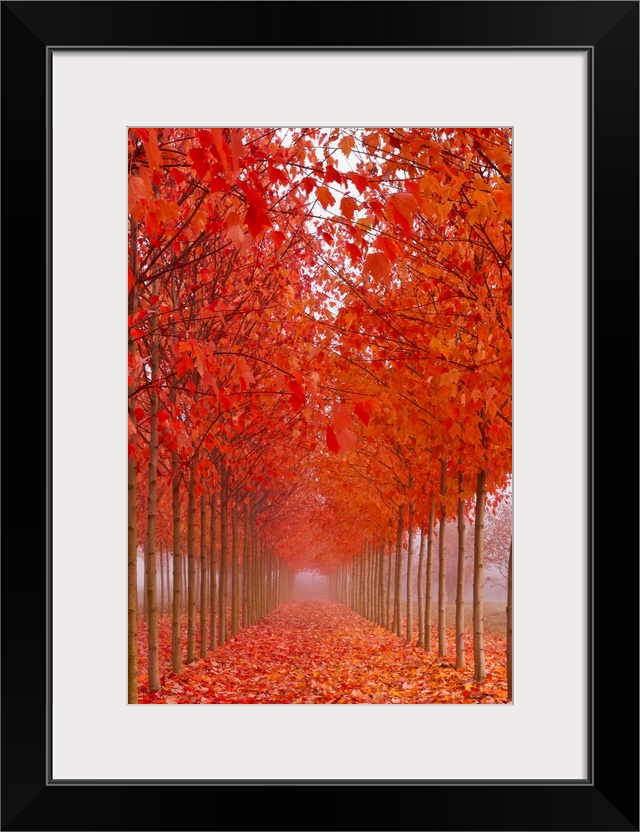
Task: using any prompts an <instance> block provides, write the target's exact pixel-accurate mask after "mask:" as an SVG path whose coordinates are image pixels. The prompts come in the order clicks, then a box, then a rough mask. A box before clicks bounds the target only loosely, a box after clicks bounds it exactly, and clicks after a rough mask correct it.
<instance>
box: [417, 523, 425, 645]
mask: <svg viewBox="0 0 640 832" xmlns="http://www.w3.org/2000/svg"><path fill="white" fill-rule="evenodd" d="M424 544H425V536H424V523H420V549H419V551H418V647H424V587H423V583H424V581H423V575H422V572H423V569H424Z"/></svg>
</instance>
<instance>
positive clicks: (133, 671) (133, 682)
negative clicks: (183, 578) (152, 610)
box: [127, 456, 138, 705]
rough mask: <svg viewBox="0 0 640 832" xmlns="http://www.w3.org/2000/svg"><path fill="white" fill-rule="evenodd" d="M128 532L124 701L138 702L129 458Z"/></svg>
mask: <svg viewBox="0 0 640 832" xmlns="http://www.w3.org/2000/svg"><path fill="white" fill-rule="evenodd" d="M128 480H129V484H128V512H129V520H128V530H127V532H128V534H127V606H128V615H127V623H128V633H127V654H128V655H127V701H128V702H129V704H130V705H135V704H137V702H138V520H137V514H138V495H137V491H138V489H137V463H136V459H135V457H134V456H130V457H129V465H128Z"/></svg>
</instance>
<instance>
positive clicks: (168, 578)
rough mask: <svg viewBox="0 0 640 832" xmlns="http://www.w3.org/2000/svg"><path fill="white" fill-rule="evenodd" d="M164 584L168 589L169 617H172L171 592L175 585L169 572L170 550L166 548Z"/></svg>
mask: <svg viewBox="0 0 640 832" xmlns="http://www.w3.org/2000/svg"><path fill="white" fill-rule="evenodd" d="M164 582H165V587H166V596H165V597H166V599H167V615H171V609H172V603H171V591H172V589H173V585H172V583H171V574H170V571H169V550H168V549H167V548H166V547H165V550H164Z"/></svg>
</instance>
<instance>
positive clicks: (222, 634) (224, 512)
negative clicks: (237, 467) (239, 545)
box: [218, 466, 229, 647]
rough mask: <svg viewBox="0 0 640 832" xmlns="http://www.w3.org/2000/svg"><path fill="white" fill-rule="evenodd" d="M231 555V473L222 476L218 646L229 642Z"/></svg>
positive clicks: (225, 470) (223, 470)
mask: <svg viewBox="0 0 640 832" xmlns="http://www.w3.org/2000/svg"><path fill="white" fill-rule="evenodd" d="M228 553H229V473H228V471H227V469H226V468H225V467H224V466H223V467H222V470H221V474H220V583H219V584H218V601H219V609H218V644H219V645H220V647H223V646H224V644H225V642H226V640H227V557H228Z"/></svg>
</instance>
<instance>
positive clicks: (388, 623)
mask: <svg viewBox="0 0 640 832" xmlns="http://www.w3.org/2000/svg"><path fill="white" fill-rule="evenodd" d="M388 555H389V566H388V568H387V605H386V610H385V620H384V626H385V627H386V628H387V630H390V629H391V566H392V563H391V561H392V560H393V544H392V542H391V540H389V552H388Z"/></svg>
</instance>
